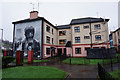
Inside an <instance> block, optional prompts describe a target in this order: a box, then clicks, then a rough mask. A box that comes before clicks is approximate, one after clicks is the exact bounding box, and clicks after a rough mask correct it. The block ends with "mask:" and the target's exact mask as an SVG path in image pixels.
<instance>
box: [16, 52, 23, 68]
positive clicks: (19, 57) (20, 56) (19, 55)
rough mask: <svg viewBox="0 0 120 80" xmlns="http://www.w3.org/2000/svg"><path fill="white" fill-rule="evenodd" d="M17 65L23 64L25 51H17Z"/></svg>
mask: <svg viewBox="0 0 120 80" xmlns="http://www.w3.org/2000/svg"><path fill="white" fill-rule="evenodd" d="M16 65H17V66H20V65H23V51H17V52H16Z"/></svg>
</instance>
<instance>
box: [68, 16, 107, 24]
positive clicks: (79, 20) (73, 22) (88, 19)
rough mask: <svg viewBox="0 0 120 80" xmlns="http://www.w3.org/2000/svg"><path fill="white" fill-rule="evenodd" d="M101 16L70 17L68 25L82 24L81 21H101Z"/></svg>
mask: <svg viewBox="0 0 120 80" xmlns="http://www.w3.org/2000/svg"><path fill="white" fill-rule="evenodd" d="M103 21H104V19H103V18H92V17H86V18H78V19H72V21H71V23H70V25H74V24H83V23H94V22H103ZM105 21H107V22H108V21H109V19H105Z"/></svg>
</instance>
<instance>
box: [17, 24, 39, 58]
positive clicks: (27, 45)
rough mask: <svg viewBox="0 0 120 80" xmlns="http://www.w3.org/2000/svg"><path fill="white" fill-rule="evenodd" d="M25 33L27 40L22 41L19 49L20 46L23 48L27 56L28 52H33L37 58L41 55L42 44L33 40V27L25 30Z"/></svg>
mask: <svg viewBox="0 0 120 80" xmlns="http://www.w3.org/2000/svg"><path fill="white" fill-rule="evenodd" d="M24 31H25V39H24V40H23V41H22V43H21V44H20V45H19V47H20V46H21V47H22V50H23V51H24V55H25V56H27V52H28V50H33V52H34V57H37V56H38V55H39V54H40V44H39V42H38V41H37V40H35V39H34V38H33V37H34V33H35V30H34V28H33V27H32V26H31V27H27V28H25V30H24Z"/></svg>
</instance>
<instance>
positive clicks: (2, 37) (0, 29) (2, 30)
mask: <svg viewBox="0 0 120 80" xmlns="http://www.w3.org/2000/svg"><path fill="white" fill-rule="evenodd" d="M0 30H1V31H2V35H1V40H2V41H3V29H0Z"/></svg>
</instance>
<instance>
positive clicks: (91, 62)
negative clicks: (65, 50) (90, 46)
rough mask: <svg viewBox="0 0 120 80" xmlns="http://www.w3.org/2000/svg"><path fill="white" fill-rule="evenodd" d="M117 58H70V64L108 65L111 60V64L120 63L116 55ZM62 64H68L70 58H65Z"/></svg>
mask: <svg viewBox="0 0 120 80" xmlns="http://www.w3.org/2000/svg"><path fill="white" fill-rule="evenodd" d="M117 56H118V59H117V58H112V59H87V58H80V57H79V58H77V57H73V58H71V64H86V65H97V64H98V62H99V63H101V64H110V63H111V60H112V63H116V62H118V60H119V61H120V54H117ZM63 63H67V64H70V58H67V59H66V60H63Z"/></svg>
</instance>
